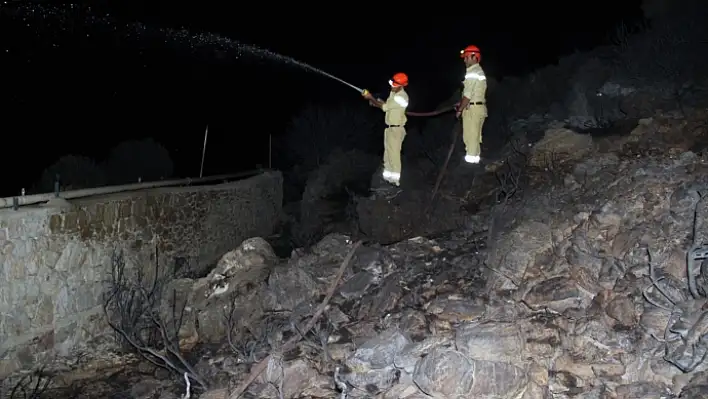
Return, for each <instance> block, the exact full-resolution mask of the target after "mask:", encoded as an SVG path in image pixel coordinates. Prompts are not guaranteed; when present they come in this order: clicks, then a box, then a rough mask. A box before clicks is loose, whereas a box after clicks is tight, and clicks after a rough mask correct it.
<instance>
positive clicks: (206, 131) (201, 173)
mask: <svg viewBox="0 0 708 399" xmlns="http://www.w3.org/2000/svg"><path fill="white" fill-rule="evenodd" d="M208 135H209V125H207V127H206V130H205V131H204V145H203V146H202V166H201V167H200V168H199V177H202V176H203V175H204V155H206V143H207V136H208Z"/></svg>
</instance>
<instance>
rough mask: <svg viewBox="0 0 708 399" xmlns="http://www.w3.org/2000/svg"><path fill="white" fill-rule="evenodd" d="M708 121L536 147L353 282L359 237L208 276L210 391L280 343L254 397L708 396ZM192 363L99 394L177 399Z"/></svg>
mask: <svg viewBox="0 0 708 399" xmlns="http://www.w3.org/2000/svg"><path fill="white" fill-rule="evenodd" d="M706 116H707V115H706V114H705V113H701V112H699V111H685V113H680V114H679V113H666V114H660V115H657V116H656V117H655V118H653V119H647V120H642V121H640V122H639V125H638V126H637V127H636V128H635V129H634V130H633V131H632V132H625V133H629V134H624V135H621V136H611V137H606V138H603V139H601V140H592V139H589V137H588V136H582V135H578V134H576V133H574V132H572V131H567V130H564V129H561V128H557V129H551V130H549V131H547V132H546V137H545V138H544V139H543V140H541V141H540V142H538V143H536V144H535V145H534V146H528V145H526V147H527V148H528V149H529V150H530V151H526V152H524V153H523V154H522V155H523V157H524V159H525V160H526V162H527V164H528V165H529V166H528V168H527V169H525V170H524V179H523V181H521V180H519V181H518V182H517V186H518V187H516V188H515V189H514V190H511V189H508V188H507V189H496V190H495V189H494V188H493V187H492V186H487V185H486V182H498V181H502V180H500V179H496V178H494V177H495V176H496V177H499V175H500V174H503V173H510V172H504V171H505V170H510V169H509V168H513V167H515V166H514V165H515V164H513V163H512V162H511V161H505V162H503V163H502V162H499V163H497V164H495V165H490V166H489V167H488V168H487V169H488V170H487V171H486V172H484V175H480V176H479V178H478V179H476V180H475V181H476V182H477V183H476V184H477V185H476V186H474V187H471V188H470V187H468V188H467V200H469V199H470V198H474V199H475V201H477V202H478V205H477V208H478V212H477V214H476V215H475V216H474V217H470V218H468V219H467V220H466V221H465V223H464V224H463V226H462V227H461V228H460V229H458V230H456V231H454V232H450V233H447V234H444V235H440V236H436V237H427V238H423V237H418V238H414V239H410V240H405V241H401V242H398V243H394V244H391V245H385V246H382V245H379V244H366V243H365V244H364V245H362V246H360V247H358V248H357V249H356V250H355V251H354V255H353V258H352V261H351V262H350V263H348V264H347V265H346V269H344V270H345V272H344V276H343V278H342V279H341V281H339V280H338V279H337V272H338V270H339V268H340V265H341V264H342V262H343V261H344V260H345V258H346V256H347V254H348V253H349V252H350V251H351V250H352V248H353V246H354V243H353V238H352V237H348V236H344V235H329V236H327V237H326V238H325V239H323V240H322V241H320V242H319V243H318V244H317V245H315V246H314V247H313V248H311V249H310V250H309V251H295V252H294V253H293V255H292V257H291V258H290V259H287V260H281V259H278V258H277V257H276V256H275V255H274V253H273V250H272V249H271V248H270V246H269V245H268V244H267V243H266V242H265V240H263V239H260V238H253V239H250V240H247V241H245V242H244V243H243V244H241V246H240V247H239V248H237V249H235V250H234V251H232V252H230V253H228V254H226V255H225V256H224V258H223V259H222V260H221V262H220V263H219V265H218V266H217V268H216V269H215V270H213V271H212V272H211V273H210V274H209V275H208V276H207V277H204V278H201V279H180V280H175V281H172V282H170V285H169V287H170V288H169V289H167V290H166V291H165V292H170V293H172V294H171V295H173V296H172V297H175V296H174V293H175V292H177V293H179V294H178V295H177V296H176V297H178V298H181V300H182V301H183V305H184V306H185V310H186V312H185V315H184V318H183V320H182V324H181V328H179V329H178V331H179V333H178V335H179V346H180V347H181V349H182V351H183V352H185V353H188V355H186V356H185V357H186V358H187V359H186V360H188V361H189V362H190V364H192V365H193V368H192V370H191V371H190V370H187V371H188V374H192V375H195V376H196V375H198V376H200V379H201V380H203V381H204V385H208V388H207V390H206V391H205V390H203V389H201V388H200V387H199V384H198V383H196V382H192V383H191V390H192V394H193V396H192V397H202V398H210V399H216V398H219V399H221V398H227V397H229V396H228V395H229V392H232V391H233V390H234V388H235V387H236V385H238V384H239V383H240V382H243V381H244V380H245V379H246V378H247V376H248V373H249V372H250V371H252V370H253V369H254V368H255V365H256V364H258V362H260V361H262V360H263V359H264V358H266V356H267V355H268V354H270V355H271V357H270V358H269V359H270V360H269V361H267V364H266V366H267V367H265V369H264V370H263V372H262V373H260V375H259V376H258V378H256V380H255V381H254V382H253V383H252V384H250V386H249V387H248V391H247V392H248V393H247V395H248V394H250V395H251V397H258V398H278V397H282V398H335V397H341V398H372V397H375V398H387V399H388V398H391V399H393V398H409V399H412V398H426V397H433V398H490V399H491V398H504V399H506V398H509V399H511V398H527V399H541V398H550V397H553V398H588V399H589V398H640V397H641V398H657V399H658V398H670V397H681V398H696V397H702V395H708V367H707V366H706V365H705V362H704V359H705V356H706V353H708V338H706V337H708V336H707V335H706V333H708V329H707V330H704V328H707V327H706V321H705V320H706V317H705V315H706V314H707V312H706V311H705V309H708V301H707V300H706V296H708V272H705V271H703V269H702V261H703V259H705V258H707V257H708V248H706V247H702V246H701V244H703V243H705V242H708V239H706V234H708V233H707V231H706V229H705V223H706V221H705V220H706V219H705V218H706V217H707V215H708V201H702V197H703V196H704V195H706V194H708V158H706V157H705V155H708V154H707V153H706V152H705V144H706V137H708V136H707V134H706V131H705V126H704V125H703V122H702V121H704V120H705V119H706ZM558 137H561V138H562V139H561V140H559V139H558ZM558 143H561V144H562V145H559V144H558ZM702 151H703V153H702V154H701V152H702ZM509 159H510V158H509ZM500 191H506V192H512V191H513V193H512V194H513V195H502V196H500V195H498V193H499V192H500ZM380 223H382V224H385V223H386V222H385V221H380ZM694 231H695V234H694ZM688 271H692V272H693V274H692V278H691V280H690V281H689V279H688V278H687V276H688ZM332 284H337V288H336V290H335V291H334V295H333V296H332V298H331V300H330V301H329V302H328V307H327V309H326V311H325V312H324V314H323V316H322V317H320V318H319V319H318V320H317V322H316V323H315V324H314V327H313V328H312V329H310V330H309V331H306V328H305V325H306V324H307V322H308V321H310V319H311V317H312V315H313V314H314V313H315V311H316V309H317V307H318V306H319V305H320V304H321V303H322V300H323V297H324V295H325V294H326V292H327V290H328V288H329V287H330V286H331V285H332ZM689 286H693V287H692V288H691V289H689ZM164 300H166V299H164V298H163V301H164ZM163 303H166V302H163ZM168 308H170V306H167V305H165V306H163V311H165V310H166V309H168ZM165 317H167V316H165ZM293 337H295V339H296V340H298V339H299V341H298V343H297V345H295V346H294V348H287V347H286V348H285V349H287V350H285V351H283V350H281V348H282V347H283V345H284V343H285V342H286V341H288V340H289V339H291V338H293ZM175 374H176V373H169V372H166V371H165V370H164V369H158V368H155V367H154V366H152V365H150V364H149V363H148V362H146V361H142V362H140V363H138V365H137V366H136V367H135V368H133V369H132V371H131V372H130V373H123V374H121V375H122V377H121V378H122V379H117V378H115V377H114V379H113V381H111V380H109V381H104V382H102V383H101V385H93V388H92V389H91V391H86V390H85V391H84V392H83V393H82V395H84V396H82V397H108V396H106V395H107V392H109V391H112V392H115V391H116V389H117V387H116V384H117V385H119V386H120V387H122V388H121V390H122V391H123V392H124V393H125V396H124V397H135V398H158V397H159V398H162V399H167V398H177V397H179V395H182V394H183V393H184V391H185V387H184V385H179V384H177V383H176V381H182V380H181V377H179V376H177V375H175ZM101 387H103V388H101ZM101 389H103V391H102V390H101ZM48 392H49V391H48ZM55 394H56V392H55ZM55 397H56V396H55Z"/></svg>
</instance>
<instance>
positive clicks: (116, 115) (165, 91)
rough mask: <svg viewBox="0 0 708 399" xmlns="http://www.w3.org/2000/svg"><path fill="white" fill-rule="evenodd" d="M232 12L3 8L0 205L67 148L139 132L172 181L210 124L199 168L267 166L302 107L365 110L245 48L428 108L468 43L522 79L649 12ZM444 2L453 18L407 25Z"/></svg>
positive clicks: (455, 71)
mask: <svg viewBox="0 0 708 399" xmlns="http://www.w3.org/2000/svg"><path fill="white" fill-rule="evenodd" d="M232 3H233V2H221V3H220V4H221V6H216V5H214V4H215V3H212V2H191V3H189V4H186V3H175V2H169V1H149V0H146V1H119V0H111V1H103V2H99V1H95V2H83V3H73V4H69V3H61V2H27V1H24V2H4V3H3V2H0V65H2V68H1V69H0V73H2V77H3V79H2V103H0V106H1V107H2V108H1V111H0V115H1V119H0V120H1V121H2V124H1V125H0V132H2V133H1V135H2V147H3V149H4V151H3V153H2V156H3V158H4V159H3V160H4V162H3V165H4V168H3V172H4V176H3V182H4V184H3V186H2V188H1V189H0V190H1V191H2V192H1V193H0V196H9V195H14V194H16V193H18V192H19V189H20V188H21V187H28V186H31V185H32V183H33V182H34V181H36V180H37V178H38V177H39V175H40V173H41V172H42V170H43V169H44V168H46V167H47V166H49V165H50V164H52V163H53V162H55V161H56V160H57V159H58V158H59V157H60V156H62V155H64V154H67V153H74V154H82V155H88V156H92V157H95V158H97V159H99V160H100V159H101V158H102V157H105V156H106V154H107V152H108V150H109V149H110V148H111V147H112V146H114V145H115V144H117V143H119V142H121V141H124V140H127V139H134V138H142V137H154V138H155V139H156V140H158V141H159V142H161V143H162V144H163V145H164V146H165V147H166V148H168V149H169V150H170V151H171V153H172V157H173V160H174V161H175V163H176V167H177V170H176V173H177V174H178V175H180V176H195V175H198V173H199V161H200V157H201V149H202V142H203V139H204V130H205V127H206V126H207V125H209V143H208V147H207V152H208V154H207V165H206V174H219V173H229V172H237V171H239V170H246V169H252V168H254V167H255V166H256V164H266V163H267V156H268V135H269V134H273V135H278V134H282V132H283V131H285V128H286V126H287V123H288V122H289V120H290V119H291V118H292V116H293V114H295V113H297V111H298V110H299V109H300V108H301V107H302V106H303V105H304V104H306V103H308V102H323V103H327V104H335V103H340V102H341V103H345V104H352V106H356V105H361V103H362V102H363V100H362V99H361V98H360V97H359V95H358V93H356V92H355V91H353V90H352V89H350V88H348V87H346V86H344V85H342V84H340V83H337V82H334V81H332V80H330V79H327V78H325V77H321V76H319V75H316V74H313V73H310V72H306V71H305V70H302V69H300V68H298V67H297V66H293V65H288V64H287V63H283V62H282V61H278V60H270V59H268V58H264V57H262V56H253V55H249V54H248V52H246V51H243V50H242V49H240V48H239V46H238V43H239V42H240V43H249V44H254V45H257V46H259V47H260V48H264V49H268V50H271V51H273V52H277V53H281V54H284V55H287V56H291V57H294V58H296V59H299V60H301V61H303V62H306V63H309V64H311V65H313V66H315V67H317V68H321V69H323V70H325V71H327V72H329V73H331V74H334V75H337V76H339V77H341V78H342V79H345V80H347V81H350V82H351V83H352V84H354V85H356V86H359V87H366V88H369V89H371V90H372V91H374V92H379V93H386V92H387V83H386V82H387V80H388V79H389V78H390V75H391V74H393V73H394V72H399V71H403V72H406V73H408V75H409V77H410V79H411V85H410V87H409V89H408V92H409V93H410V96H411V108H410V109H411V110H414V111H429V110H432V109H433V108H435V106H436V105H437V104H439V103H440V102H441V101H443V100H445V99H447V98H449V97H450V96H451V94H452V93H453V92H454V91H455V90H459V81H460V76H461V74H462V73H463V66H462V64H461V62H460V60H459V56H458V55H459V50H460V49H461V48H463V47H464V46H466V45H468V44H476V45H478V46H479V47H480V48H481V49H482V51H483V57H484V58H483V66H484V67H485V71H486V72H487V74H488V75H489V76H493V77H495V78H503V77H504V76H507V75H522V74H525V73H527V72H529V71H530V70H533V69H534V68H537V67H540V66H543V65H546V64H549V63H553V62H555V61H556V60H557V59H558V57H559V56H560V55H563V54H567V53H571V52H573V51H575V50H583V49H589V48H592V47H594V46H596V45H598V44H603V43H605V42H606V41H607V38H608V32H609V31H610V30H612V27H613V26H615V25H616V24H617V23H618V22H619V21H621V20H631V19H636V18H638V17H639V16H640V15H641V10H640V7H639V1H626V2H617V1H615V2H591V3H587V4H588V6H582V5H578V4H575V3H570V2H566V3H564V4H567V5H565V6H562V7H560V8H559V6H557V5H555V4H554V5H553V6H551V5H550V4H551V3H556V2H548V3H549V5H548V6H540V5H539V3H540V2H533V3H529V4H528V5H515V4H516V3H513V4H514V5H512V3H509V4H508V5H507V4H503V3H502V2H495V5H494V6H490V5H487V6H484V5H483V6H481V8H480V6H478V5H477V4H475V2H469V3H468V4H469V5H468V6H465V5H463V3H459V5H458V3H438V2H435V3H429V4H428V6H429V7H433V8H431V9H430V10H426V9H423V7H424V6H425V4H422V5H420V6H419V7H418V8H411V9H405V8H403V9H401V10H402V11H396V10H397V9H396V8H386V7H384V8H381V7H377V8H376V9H371V10H370V11H367V12H364V11H365V10H364V9H363V6H362V7H360V8H358V10H357V11H352V12H351V13H348V12H345V11H341V12H337V11H335V10H334V9H325V10H319V9H316V8H314V7H308V8H306V9H300V10H298V11H296V9H295V8H293V11H289V10H284V11H281V12H280V13H276V14H273V10H274V9H275V8H276V7H275V5H271V6H269V7H268V8H269V9H270V13H268V12H265V11H264V7H263V6H259V5H257V4H256V5H254V7H257V8H256V9H255V10H253V11H248V10H244V12H242V13H237V12H235V9H234V4H232ZM605 3H607V4H605ZM440 5H443V6H444V8H443V9H442V10H440V11H441V12H442V11H445V12H446V13H449V14H450V16H434V17H429V16H427V17H420V16H414V17H405V15H406V14H408V13H410V14H412V15H416V14H418V15H420V14H425V13H433V12H436V11H438V9H437V8H435V7H440ZM243 7H244V9H245V6H243ZM258 7H260V9H258ZM465 7H468V8H469V7H472V8H473V9H469V10H467V9H465ZM495 7H500V8H499V9H496V8H495ZM387 12H389V13H390V14H386V13H387ZM397 14H400V15H403V16H398V15H397ZM460 14H464V15H467V16H461V15H460ZM286 15H303V16H301V17H290V18H288V17H286ZM318 15H321V16H320V17H318ZM452 15H454V16H452ZM362 112H376V111H375V110H373V109H364V110H363V111H362ZM490 112H494V110H491V109H490Z"/></svg>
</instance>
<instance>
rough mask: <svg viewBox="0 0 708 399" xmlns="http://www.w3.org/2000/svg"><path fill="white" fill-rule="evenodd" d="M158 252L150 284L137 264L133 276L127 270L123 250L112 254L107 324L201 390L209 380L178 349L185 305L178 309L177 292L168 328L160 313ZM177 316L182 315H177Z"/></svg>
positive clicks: (127, 343)
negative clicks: (170, 326) (188, 379)
mask: <svg viewBox="0 0 708 399" xmlns="http://www.w3.org/2000/svg"><path fill="white" fill-rule="evenodd" d="M158 259H159V254H158V253H157V248H156V249H155V267H154V273H155V275H154V277H153V281H152V283H151V284H146V282H145V272H144V270H143V269H142V268H141V267H140V266H138V267H137V268H136V269H137V270H135V276H134V277H133V278H131V277H128V276H127V274H126V270H125V259H124V257H123V253H122V251H120V250H116V251H115V252H114V254H113V257H112V270H111V279H110V281H109V287H108V290H107V292H106V295H105V299H104V304H103V310H104V313H105V315H106V320H107V322H108V325H109V326H110V327H111V328H112V329H113V330H114V331H115V332H116V333H117V334H118V337H119V339H120V341H122V343H123V345H124V346H126V347H127V348H130V349H132V350H134V351H135V352H137V353H138V354H140V355H141V356H142V357H143V358H144V359H145V360H147V361H149V362H150V363H152V364H154V365H155V366H157V367H161V368H165V369H167V370H170V371H172V372H175V373H177V374H179V375H180V376H183V375H185V374H186V375H187V376H188V377H189V378H191V379H192V380H193V381H195V382H196V383H197V384H198V385H199V386H200V387H201V388H202V389H204V390H206V389H207V388H208V385H207V383H206V381H205V380H204V379H203V378H202V377H201V376H200V375H199V374H198V373H197V372H196V371H195V370H194V368H193V367H192V366H191V365H190V364H189V362H188V361H187V360H186V359H185V357H184V356H183V355H182V353H181V352H180V348H179V329H180V326H181V324H182V319H183V315H184V306H182V307H181V308H180V309H179V310H177V309H176V307H177V305H176V292H174V291H173V298H172V299H173V301H172V320H171V322H172V324H173V326H172V328H171V329H170V328H168V326H167V325H166V324H165V321H164V320H163V318H162V316H161V315H160V312H159V306H160V300H161V299H162V290H163V282H162V281H161V279H160V277H159V276H160V274H159V273H160V267H159V261H158ZM176 315H179V316H177V317H175V316H176Z"/></svg>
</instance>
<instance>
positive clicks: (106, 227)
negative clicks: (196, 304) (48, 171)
mask: <svg viewBox="0 0 708 399" xmlns="http://www.w3.org/2000/svg"><path fill="white" fill-rule="evenodd" d="M281 205H282V176H281V174H280V173H279V172H268V173H264V174H261V175H258V176H256V177H252V178H250V179H246V180H241V181H237V182H231V183H226V184H220V185H212V186H195V187H178V188H174V187H173V188H159V189H149V190H143V191H137V192H136V191H133V192H127V193H122V194H112V195H109V196H103V197H90V198H83V199H77V200H71V201H70V203H69V202H66V201H63V200H53V201H50V203H48V204H45V205H42V206H27V207H22V208H19V209H18V210H12V209H3V210H0V380H2V379H3V378H4V377H5V376H7V375H9V374H10V373H13V372H15V371H18V370H21V369H29V368H33V367H36V366H38V365H40V364H42V363H46V362H48V361H50V360H51V359H53V358H55V357H57V356H58V357H59V358H61V357H65V356H71V357H74V356H76V355H77V353H79V352H81V351H82V350H83V349H85V348H90V347H95V346H96V344H97V341H112V338H113V335H112V333H111V331H110V330H109V329H108V328H107V325H106V323H105V319H104V314H103V309H102V302H103V301H102V298H103V291H104V288H105V286H106V281H107V280H108V278H109V276H110V271H111V259H112V257H113V255H114V254H115V253H116V250H117V249H120V250H122V251H123V253H124V255H125V257H126V258H127V259H130V260H131V262H133V263H134V266H140V267H142V268H146V267H150V268H152V267H153V266H154V265H155V259H158V260H159V262H160V264H162V265H163V269H164V270H166V271H167V273H169V274H173V275H176V274H182V273H190V272H191V273H199V272H203V271H204V270H205V269H206V268H207V266H209V265H210V264H213V263H214V262H215V261H216V260H217V259H218V258H219V257H220V256H221V255H222V254H223V253H225V252H227V251H229V250H231V249H233V248H234V247H236V246H237V245H238V244H239V243H240V242H241V241H242V240H244V239H246V238H249V237H252V236H267V235H270V234H271V233H272V232H273V229H274V227H275V225H276V224H277V223H278V219H279V217H280V212H281ZM155 254H158V256H157V258H156V257H155Z"/></svg>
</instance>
